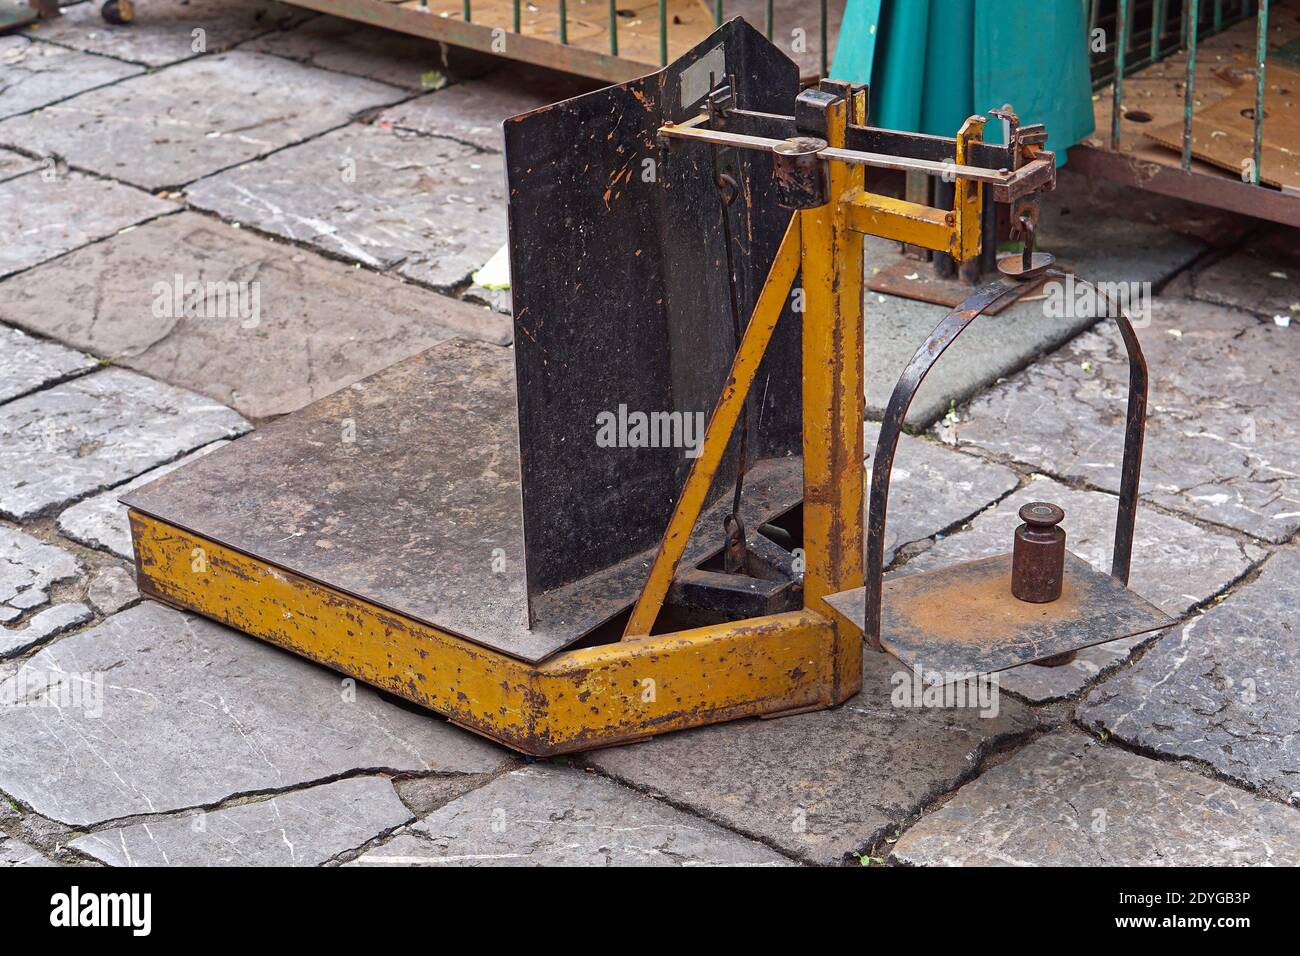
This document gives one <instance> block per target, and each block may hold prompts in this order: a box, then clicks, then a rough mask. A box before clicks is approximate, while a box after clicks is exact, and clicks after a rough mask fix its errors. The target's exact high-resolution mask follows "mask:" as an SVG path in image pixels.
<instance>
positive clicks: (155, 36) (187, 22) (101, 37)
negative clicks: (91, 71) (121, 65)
mask: <svg viewBox="0 0 1300 956" xmlns="http://www.w3.org/2000/svg"><path fill="white" fill-rule="evenodd" d="M99 8H100V4H99V3H95V2H89V3H79V4H75V5H73V6H69V7H64V8H63V15H62V16H60V17H56V18H54V19H51V20H45V21H42V22H41V24H40V26H38V27H35V28H33V29H31V30H30V31H29V33H30V35H31V36H34V37H39V38H40V39H42V40H49V41H51V42H53V43H57V44H59V45H60V46H67V47H73V48H74V49H77V50H84V51H86V52H88V53H99V54H103V55H104V56H111V57H116V58H117V59H119V60H128V61H130V62H132V63H143V64H145V65H146V66H151V67H159V66H166V65H167V64H169V63H176V62H178V61H180V60H188V59H191V58H192V57H196V56H199V55H201V54H203V53H221V52H223V51H225V50H228V49H230V48H231V47H232V46H234V45H235V44H237V43H240V42H242V41H244V40H247V39H250V38H251V37H255V36H260V35H262V34H265V33H268V32H275V31H277V30H282V29H285V28H286V27H289V26H292V25H293V24H295V23H301V22H302V21H304V20H307V19H309V18H310V17H311V16H312V14H311V13H310V12H309V11H307V10H303V9H301V8H299V7H292V6H288V5H287V4H280V3H272V2H270V0H149V2H148V3H147V4H141V5H140V7H139V8H138V10H137V14H138V15H137V17H136V19H135V22H134V23H131V24H128V25H125V26H121V25H116V24H112V23H108V22H107V21H105V20H104V18H103V17H102V16H101V15H100V12H99ZM196 31H198V32H197V33H196Z"/></svg>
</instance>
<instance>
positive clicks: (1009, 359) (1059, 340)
mask: <svg viewBox="0 0 1300 956" xmlns="http://www.w3.org/2000/svg"><path fill="white" fill-rule="evenodd" d="M1060 182H1061V184H1060V186H1059V187H1058V189H1057V190H1056V192H1055V193H1051V194H1048V196H1047V198H1046V199H1045V200H1044V202H1043V213H1042V220H1041V222H1040V226H1039V231H1040V240H1039V246H1040V248H1042V249H1044V250H1046V251H1050V252H1052V253H1054V254H1055V255H1056V256H1057V259H1058V261H1059V262H1061V263H1062V264H1063V265H1067V266H1069V267H1072V268H1073V269H1075V270H1076V271H1077V272H1078V274H1079V275H1080V276H1082V277H1083V278H1085V279H1090V280H1093V281H1101V280H1106V281H1125V282H1151V283H1155V284H1158V283H1160V282H1162V281H1165V280H1167V279H1168V278H1170V277H1171V276H1173V275H1174V274H1175V273H1176V272H1178V271H1179V270H1180V269H1182V268H1184V267H1185V266H1187V265H1188V264H1189V263H1190V262H1192V261H1193V260H1194V259H1195V258H1196V257H1197V256H1198V255H1200V253H1201V252H1202V251H1203V250H1204V249H1205V248H1206V243H1204V242H1202V241H1200V240H1198V239H1195V238H1192V237H1189V236H1185V235H1181V234H1179V233H1175V232H1172V231H1170V230H1168V229H1166V228H1164V227H1162V226H1160V225H1158V224H1156V223H1151V222H1143V221H1133V220H1131V219H1126V218H1123V217H1122V216H1121V214H1120V211H1119V210H1120V208H1122V207H1121V206H1118V205H1117V204H1116V202H1115V201H1114V197H1113V196H1112V195H1111V194H1110V193H1107V192H1103V193H1100V194H1096V193H1094V192H1092V191H1091V190H1090V189H1089V187H1088V185H1087V180H1086V179H1084V178H1083V177H1081V176H1074V175H1069V176H1067V175H1066V174H1064V173H1062V176H1061V181H1060ZM897 249H898V244H897V243H893V242H886V241H884V240H871V239H869V240H868V241H867V253H866V266H867V273H868V275H870V274H871V270H872V269H876V268H886V267H888V266H890V265H892V264H893V263H894V262H896V261H897V258H898V256H897ZM917 265H918V268H930V267H929V265H928V264H925V263H918V264H917ZM1044 303H1045V300H1041V299H1040V300H1034V299H1033V297H1031V298H1030V299H1029V300H1026V301H1023V302H1020V303H1017V304H1016V305H1013V306H1011V307H1010V308H1008V309H1006V310H1005V311H1004V312H1002V313H1001V314H999V315H997V316H983V317H981V318H979V319H977V320H975V322H974V323H972V324H971V326H970V327H969V328H967V329H966V331H965V332H963V333H962V335H961V337H960V338H959V339H958V340H957V341H956V342H955V343H953V345H952V346H951V347H949V349H948V350H947V352H945V353H944V356H943V358H942V359H940V360H939V362H938V364H937V365H936V366H935V367H934V370H933V371H932V372H931V373H930V375H929V377H928V378H927V379H926V380H925V383H924V384H923V385H922V386H921V388H920V389H919V390H918V391H917V394H916V399H915V400H914V401H913V402H912V407H911V411H910V412H909V413H908V417H907V422H908V424H909V425H911V426H913V427H915V428H922V427H925V426H926V425H928V424H930V423H932V422H933V421H935V419H937V418H939V417H941V416H942V415H943V414H944V413H945V412H946V411H948V409H949V407H950V405H951V404H953V403H956V404H960V403H961V402H963V401H965V400H966V399H967V398H969V397H970V396H971V395H974V394H975V393H976V392H978V391H979V390H980V389H981V388H983V387H984V386H986V385H988V384H990V383H992V382H995V381H997V379H999V378H1002V377H1004V376H1007V375H1010V374H1012V373H1013V372H1015V371H1016V370H1017V369H1019V368H1022V367H1024V366H1025V365H1026V364H1027V363H1028V362H1030V361H1032V360H1033V359H1034V358H1036V357H1037V356H1039V355H1043V354H1045V353H1047V352H1050V351H1052V350H1053V349H1055V348H1057V347H1059V346H1060V345H1062V344H1063V343H1065V342H1067V341H1069V339H1071V338H1072V337H1073V336H1075V335H1077V334H1078V333H1079V332H1081V331H1082V330H1084V329H1086V328H1088V327H1089V326H1090V325H1092V324H1093V323H1094V322H1095V320H1094V319H1092V318H1089V317H1087V316H1070V315H1065V316H1054V315H1049V314H1047V309H1046V308H1045V304H1044ZM865 311H866V317H865V320H866V336H867V339H866V341H867V348H866V397H867V413H868V415H870V416H872V417H875V418H879V417H880V416H881V415H882V414H883V413H884V409H885V406H886V405H887V404H888V402H889V396H890V394H891V393H892V392H893V390H894V384H895V383H896V382H897V381H898V377H899V375H900V374H902V371H903V369H904V367H905V366H906V365H907V363H908V361H910V360H911V358H912V355H913V354H914V353H915V352H916V350H917V348H919V347H920V346H921V344H922V343H923V342H924V341H925V339H926V336H928V335H929V334H930V332H931V331H933V329H934V327H935V326H936V325H938V324H939V321H940V320H941V319H942V318H943V317H944V315H946V314H947V312H948V309H947V308H945V307H944V306H937V305H931V304H930V303H926V302H916V301H912V300H908V299H902V298H897V297H894V296H881V295H878V294H877V293H874V292H871V291H870V290H868V291H867V293H866V303H865Z"/></svg>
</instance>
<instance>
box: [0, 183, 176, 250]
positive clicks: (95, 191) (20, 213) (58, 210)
mask: <svg viewBox="0 0 1300 956" xmlns="http://www.w3.org/2000/svg"><path fill="white" fill-rule="evenodd" d="M175 210H176V206H175V205H173V204H172V203H170V202H167V201H166V200H163V199H158V198H156V197H154V196H150V195H149V194H148V193H142V192H140V191H139V190H138V189H132V188H131V187H129V186H123V185H121V184H119V183H115V182H110V181H108V180H104V179H96V178H93V177H91V176H84V175H82V174H81V173H76V172H64V173H61V174H58V175H53V176H51V175H47V174H46V172H45V171H44V170H42V171H40V172H32V173H28V174H27V175H25V176H18V177H16V178H14V179H10V180H8V181H6V182H2V183H0V235H3V236H4V237H5V241H4V244H3V245H0V276H5V275H8V274H9V273H12V272H18V271H20V270H22V269H30V268H31V267H32V266H34V265H39V264H40V263H42V262H45V261H46V260H49V259H53V258H55V257H57V256H61V255H63V254H64V253H66V252H70V251H72V250H73V249H76V248H77V247H78V246H83V245H85V244H86V243H88V242H94V241H96V240H98V239H104V238H106V237H108V236H112V235H113V234H114V233H117V232H121V231H122V230H123V229H126V228H128V227H130V226H134V225H136V224H137V223H141V222H144V221H145V220H146V219H152V218H154V217H155V216H161V215H163V214H165V213H169V212H174V211H175Z"/></svg>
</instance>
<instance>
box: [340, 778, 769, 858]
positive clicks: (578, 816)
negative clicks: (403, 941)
mask: <svg viewBox="0 0 1300 956" xmlns="http://www.w3.org/2000/svg"><path fill="white" fill-rule="evenodd" d="M356 864H357V865H362V866H393V865H403V866H440V865H447V864H457V865H463V866H737V865H745V866H789V865H790V861H789V860H787V859H786V858H785V857H783V856H781V855H780V854H779V853H776V852H774V851H773V850H771V849H769V848H768V847H765V846H763V845H762V844H761V843H756V842H754V841H752V840H747V839H745V838H744V837H741V836H737V835H736V834H734V833H729V832H727V831H726V830H724V829H722V828H721V827H719V826H717V825H715V824H713V823H709V822H707V821H704V820H700V819H699V818H697V817H692V816H690V815H688V814H686V813H683V812H681V811H680V810H675V809H673V808H672V807H670V806H667V805H665V804H663V803H661V802H659V801H657V800H653V799H651V798H649V797H645V796H642V795H640V794H638V793H635V792H633V791H631V790H628V789H627V788H625V787H620V786H618V785H617V784H615V783H612V782H610V781H608V780H604V779H601V778H600V777H596V776H593V775H591V774H585V773H582V772H580V771H577V770H572V769H568V768H563V767H553V766H547V765H545V764H534V765H533V766H531V767H525V768H522V769H520V770H515V771H513V772H512V773H509V774H506V775H505V776H502V777H498V778H497V779H496V780H494V781H493V782H492V783H489V784H488V785H487V786H484V787H480V788H479V789H477V790H475V791H473V792H471V793H469V794H468V795H466V796H464V797H461V798H460V799H459V800H455V801H453V802H451V803H449V804H447V806H445V807H443V808H441V809H440V810H435V811H434V812H433V813H431V814H429V816H427V817H425V818H424V819H423V820H421V821H419V822H418V823H416V824H413V825H412V826H410V827H408V828H407V829H406V830H404V831H403V832H402V833H401V834H400V835H399V836H398V837H397V838H396V839H394V840H392V841H391V842H389V843H386V844H384V845H383V846H381V847H378V848H377V849H374V850H370V851H369V852H367V853H365V854H363V855H362V856H360V857H359V858H358V859H357V860H356Z"/></svg>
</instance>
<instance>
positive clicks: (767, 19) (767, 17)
mask: <svg viewBox="0 0 1300 956" xmlns="http://www.w3.org/2000/svg"><path fill="white" fill-rule="evenodd" d="M763 32H764V33H765V34H767V38H768V39H769V40H770V39H772V0H767V9H766V10H765V11H764V14H763Z"/></svg>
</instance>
